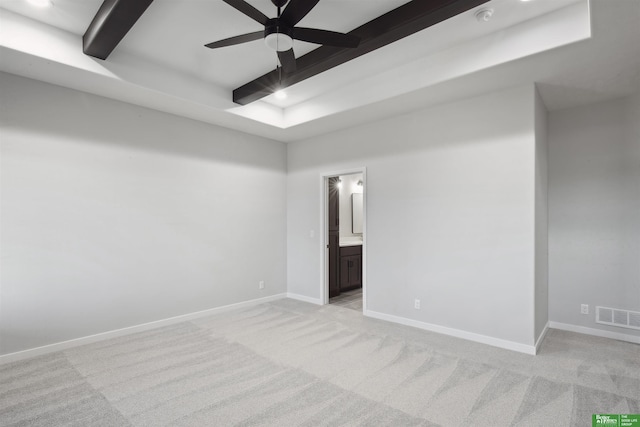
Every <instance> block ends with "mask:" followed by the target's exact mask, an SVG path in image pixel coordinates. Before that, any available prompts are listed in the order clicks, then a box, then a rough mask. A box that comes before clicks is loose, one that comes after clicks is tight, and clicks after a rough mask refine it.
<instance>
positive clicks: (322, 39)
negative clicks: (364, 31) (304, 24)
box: [293, 27, 360, 47]
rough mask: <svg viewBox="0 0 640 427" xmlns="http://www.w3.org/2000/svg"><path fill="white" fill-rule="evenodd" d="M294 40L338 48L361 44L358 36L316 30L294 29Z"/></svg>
mask: <svg viewBox="0 0 640 427" xmlns="http://www.w3.org/2000/svg"><path fill="white" fill-rule="evenodd" d="M293 38H294V39H296V40H301V41H303V42H309V43H315V44H323V45H327V46H337V47H358V45H359V44H360V37H358V36H353V35H351V34H343V33H337V32H335V31H327V30H318V29H315V28H300V27H295V28H294V29H293Z"/></svg>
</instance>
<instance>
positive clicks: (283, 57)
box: [278, 49, 296, 73]
mask: <svg viewBox="0 0 640 427" xmlns="http://www.w3.org/2000/svg"><path fill="white" fill-rule="evenodd" d="M278 59H279V60H280V65H282V69H283V70H284V72H285V73H292V72H294V71H295V70H296V56H295V55H294V53H293V49H289V50H285V51H283V52H278Z"/></svg>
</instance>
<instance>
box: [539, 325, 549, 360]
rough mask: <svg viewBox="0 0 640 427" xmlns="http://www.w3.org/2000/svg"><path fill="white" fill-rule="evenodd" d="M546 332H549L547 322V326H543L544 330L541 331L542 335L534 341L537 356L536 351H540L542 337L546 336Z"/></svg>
mask: <svg viewBox="0 0 640 427" xmlns="http://www.w3.org/2000/svg"><path fill="white" fill-rule="evenodd" d="M547 332H549V322H547V324H546V325H544V329H543V330H542V333H541V334H540V336H539V337H538V339H537V340H536V354H538V351H539V350H540V345H541V344H542V341H543V340H544V337H546V336H547Z"/></svg>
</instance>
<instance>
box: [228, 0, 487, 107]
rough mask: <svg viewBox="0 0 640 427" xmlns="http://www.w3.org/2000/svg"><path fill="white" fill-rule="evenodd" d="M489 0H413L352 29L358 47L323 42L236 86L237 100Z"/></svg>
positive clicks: (285, 84) (288, 82)
mask: <svg viewBox="0 0 640 427" xmlns="http://www.w3.org/2000/svg"><path fill="white" fill-rule="evenodd" d="M488 1H489V0H429V1H426V0H413V1H410V2H409V3H406V4H404V5H402V6H400V7H398V8H396V9H394V10H392V11H391V12H388V13H386V14H384V15H382V16H379V17H378V18H375V19H373V20H371V21H369V22H367V23H366V24H364V25H362V26H360V27H358V28H356V29H355V30H353V31H351V32H349V34H353V35H355V36H358V37H360V45H359V46H358V47H357V48H339V47H330V46H322V47H319V48H317V49H315V50H313V51H311V52H309V53H307V54H306V55H303V56H301V57H300V58H298V59H297V70H296V71H295V72H293V73H289V74H282V83H281V84H280V81H279V76H278V71H277V70H273V71H271V72H269V73H267V74H265V75H263V76H261V77H258V78H257V79H255V80H253V81H251V82H249V83H247V84H245V85H243V86H241V87H239V88H237V89H235V90H234V91H233V102H235V103H238V104H241V105H246V104H249V103H251V102H254V101H257V100H259V99H261V98H264V97H265V96H268V95H271V94H272V93H274V92H275V91H277V90H278V89H279V88H281V87H282V88H284V87H288V86H291V85H294V84H296V83H300V82H301V81H303V80H305V79H308V78H309V77H313V76H315V75H317V74H320V73H322V72H324V71H327V70H329V69H331V68H333V67H337V66H338V65H341V64H344V63H345V62H348V61H351V60H352V59H355V58H357V57H359V56H362V55H364V54H366V53H369V52H371V51H374V50H376V49H379V48H381V47H383V46H386V45H388V44H390V43H393V42H395V41H397V40H400V39H402V38H404V37H407V36H410V35H411V34H414V33H417V32H418V31H421V30H424V29H425V28H428V27H431V26H432V25H435V24H437V23H439V22H442V21H445V20H447V19H449V18H452V17H454V16H456V15H458V14H460V13H463V12H466V11H468V10H470V9H473V8H474V7H477V6H479V5H481V4H483V3H486V2H488Z"/></svg>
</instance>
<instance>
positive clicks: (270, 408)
mask: <svg viewBox="0 0 640 427" xmlns="http://www.w3.org/2000/svg"><path fill="white" fill-rule="evenodd" d="M639 397H640V346H638V345H634V344H629V343H624V342H619V341H612V340H607V339H601V338H594V337H588V336H584V335H579V334H574V333H568V332H562V331H558V330H551V331H549V333H548V335H547V338H546V339H545V341H544V343H543V345H542V351H541V354H539V355H538V356H535V357H534V356H527V355H523V354H519V353H515V352H511V351H507V350H500V349H497V348H493V347H489V346H485V345H481V344H475V343H471V342H467V341H464V340H459V339H455V338H451V337H446V336H442V335H438V334H434V333H429V332H425V331H421V330H418V329H414V328H410V327H404V326H400V325H396V324H391V323H387V322H383V321H379V320H375V319H369V318H365V317H363V316H362V315H361V314H360V313H358V312H357V311H354V310H349V309H344V308H341V307H337V306H332V305H327V306H324V307H318V306H314V305H310V304H306V303H302V302H298V301H293V300H288V299H287V300H279V301H276V302H272V303H266V304H262V305H259V306H255V307H252V308H247V309H241V310H237V311H233V312H229V313H224V314H220V315H216V316H212V317H208V318H204V319H200V320H198V321H192V322H184V323H180V324H177V325H173V326H168V327H164V328H160V329H156V330H153V331H148V332H143V333H138V334H135V335H129V336H126V337H121V338H116V339H112V340H108V341H103V342H99V343H95V344H91V345H86V346H83V347H77V348H74V349H71V350H67V351H64V352H58V353H53V354H49V355H46V356H42V357H38V358H34V359H30V360H27V361H23V362H16V363H12V364H6V365H3V366H0V425H2V426H63V425H76V426H129V425H133V426H164V425H171V426H236V425H237V426H241V425H247V426H248V425H251V426H253V425H265V426H320V425H327V426H337V425H347V426H352V425H353V426H355V425H363V426H414V425H415V426H430V425H442V426H511V425H518V426H549V425H554V426H590V425H591V414H593V413H639V412H640V406H639V405H640V403H639V401H638V399H639Z"/></svg>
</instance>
